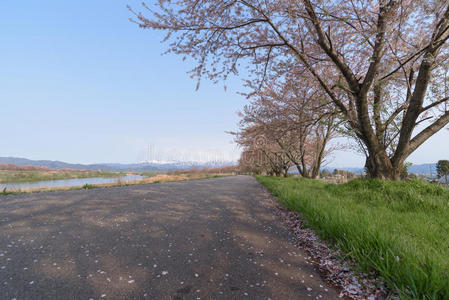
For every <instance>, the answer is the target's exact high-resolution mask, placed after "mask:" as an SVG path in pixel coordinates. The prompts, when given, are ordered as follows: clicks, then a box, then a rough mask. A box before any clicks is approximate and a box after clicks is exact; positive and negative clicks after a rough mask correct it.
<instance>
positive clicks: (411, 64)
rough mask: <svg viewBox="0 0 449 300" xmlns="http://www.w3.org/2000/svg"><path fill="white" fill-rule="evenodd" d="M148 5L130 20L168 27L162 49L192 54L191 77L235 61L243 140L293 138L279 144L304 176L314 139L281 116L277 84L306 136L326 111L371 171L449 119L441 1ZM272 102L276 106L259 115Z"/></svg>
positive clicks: (447, 22)
mask: <svg viewBox="0 0 449 300" xmlns="http://www.w3.org/2000/svg"><path fill="white" fill-rule="evenodd" d="M145 8H146V9H147V12H146V13H135V15H136V18H135V22H137V23H138V24H139V25H140V26H141V27H142V28H153V29H158V30H164V31H166V32H167V37H166V40H167V41H170V44H169V48H168V52H172V53H176V54H180V55H182V56H189V57H191V58H193V59H194V60H196V61H197V65H196V66H195V68H194V69H193V70H192V71H191V72H192V73H191V74H192V76H193V77H196V78H198V83H199V79H200V78H203V77H207V78H210V79H212V80H214V81H219V80H226V78H228V76H229V75H230V74H236V75H237V74H240V73H239V72H241V71H243V72H241V73H243V74H244V78H245V82H246V86H247V88H248V89H249V90H251V91H252V92H251V93H250V94H249V96H250V97H253V102H252V104H251V105H250V106H248V107H247V109H246V110H245V112H244V116H243V122H244V123H245V126H243V128H242V132H241V135H240V136H239V138H241V139H242V144H245V143H246V141H245V138H246V136H248V135H251V134H252V133H253V132H262V131H263V132H264V136H266V139H267V145H269V146H267V147H270V148H271V147H273V148H283V147H284V148H290V147H291V146H295V147H294V148H295V150H294V151H288V150H285V149H283V150H284V153H285V155H287V153H289V156H290V157H289V161H290V163H292V164H294V165H296V166H297V167H298V169H301V168H303V169H304V165H305V166H306V169H307V170H310V169H312V171H305V172H304V173H308V172H310V173H311V174H312V175H311V176H313V174H314V171H313V169H314V168H315V167H316V164H314V163H313V162H311V161H309V158H308V157H307V156H314V155H316V153H315V154H309V150H307V149H308V147H310V146H309V145H308V144H309V143H312V144H314V143H315V142H314V140H313V138H312V139H310V140H308V141H306V142H305V143H304V142H302V141H300V139H301V135H302V133H299V132H300V131H301V129H300V128H302V127H301V126H298V123H295V122H294V121H292V122H290V121H289V120H290V116H291V114H287V115H288V117H287V116H284V113H285V111H284V109H288V107H289V104H287V103H286V102H290V100H291V97H289V96H287V99H284V94H283V92H286V93H287V95H289V94H291V93H296V90H297V91H298V92H299V95H300V96H299V97H297V98H295V101H296V102H297V105H299V103H302V104H304V105H305V106H304V108H303V111H304V112H305V114H306V116H300V115H295V114H293V115H294V119H297V118H305V119H303V120H307V122H303V121H301V122H300V123H301V124H304V123H305V124H308V125H307V128H310V131H311V132H312V136H313V135H320V134H318V131H319V130H317V129H315V126H317V124H318V126H320V127H323V128H325V127H326V126H325V125H323V124H326V122H327V120H328V118H335V119H334V120H333V121H332V126H331V127H332V128H334V125H336V126H337V127H338V126H340V128H341V129H344V133H345V134H346V135H347V136H350V137H351V138H352V139H353V140H354V143H355V144H356V145H358V149H359V150H360V151H361V152H363V153H364V154H365V155H366V169H367V170H368V173H369V174H368V175H369V176H371V177H377V178H385V179H391V180H397V179H399V178H400V174H401V171H402V170H403V165H404V162H405V160H406V158H407V157H408V156H409V155H410V154H411V153H413V152H414V151H415V150H416V149H417V148H418V147H420V146H421V145H422V144H423V143H424V142H425V141H426V140H427V139H429V138H430V137H431V136H432V135H434V134H435V133H436V132H437V131H439V130H441V129H442V128H444V127H445V126H446V125H447V124H448V123H449V107H448V100H449V90H448V87H449V85H448V76H447V75H448V70H449V64H448V61H449V60H448V58H449V51H448V46H447V44H448V43H447V40H448V38H449V3H448V1H445V0H377V1H376V0H374V1H373V0H329V1H321V0H298V1H292V0H273V1H263V0H262V1H261V0H196V1H191V0H177V1H170V0H159V1H158V4H157V5H156V6H155V7H154V8H153V7H151V8H150V7H147V6H146V5H145ZM272 92H274V93H272ZM301 93H302V94H305V95H306V96H302V94H301ZM272 100H276V101H279V102H282V103H281V104H280V105H279V107H277V106H278V105H277V104H271V103H269V102H271V101H272ZM272 105H274V106H275V107H274V108H273V114H277V113H279V115H276V116H275V117H272V116H270V117H269V118H268V117H267V118H266V119H265V117H264V113H271V107H272ZM259 110H260V111H266V112H263V113H261V114H259ZM255 111H256V112H257V113H255ZM309 118H311V119H312V121H311V122H308V120H309ZM278 121H279V123H278ZM271 123H273V126H271V125H272V124H271ZM274 123H275V124H274ZM304 126H305V125H304ZM268 127H270V130H269V132H268V133H266V132H265V130H268V129H267V128H268ZM273 128H274V129H273ZM298 128H299V129H298ZM332 130H333V129H332ZM332 130H331V131H332ZM298 131H299V132H298ZM250 132H251V133H250ZM273 132H277V134H276V137H274V136H273ZM331 135H332V134H331ZM320 136H321V137H322V135H320ZM280 139H285V140H287V139H292V140H294V142H289V143H288V145H284V143H283V142H282V141H281V142H278V140H280ZM281 144H282V145H284V146H281ZM306 145H307V146H306ZM319 145H321V146H323V143H322V142H319ZM325 145H327V144H325ZM301 147H303V148H302V149H305V150H304V151H303V152H301V151H302V150H301ZM318 147H320V146H318ZM310 148H313V146H311V147H310ZM249 149H250V148H248V149H246V150H249ZM323 149H324V148H323ZM274 152H276V151H274ZM297 152H299V153H297ZM318 152H320V151H317V153H318ZM292 158H294V159H292ZM294 161H296V163H295V162H294ZM302 161H304V162H305V164H304V163H303V162H302Z"/></svg>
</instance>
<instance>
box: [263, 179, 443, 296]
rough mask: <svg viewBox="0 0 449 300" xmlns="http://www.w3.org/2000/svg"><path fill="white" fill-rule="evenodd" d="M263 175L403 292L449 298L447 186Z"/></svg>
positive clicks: (352, 255)
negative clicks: (323, 180) (336, 183)
mask: <svg viewBox="0 0 449 300" xmlns="http://www.w3.org/2000/svg"><path fill="white" fill-rule="evenodd" d="M257 179H258V181H259V182H261V183H262V184H264V185H265V186H266V187H267V188H268V189H269V190H271V191H272V192H273V193H274V195H276V196H277V197H278V200H279V201H280V202H281V203H282V204H283V205H285V206H286V207H288V208H290V209H292V210H296V211H299V212H300V213H301V214H302V216H303V217H304V219H306V220H307V222H308V226H310V227H311V228H312V229H314V230H316V232H317V233H318V234H319V235H320V236H321V237H322V238H323V239H326V240H329V241H331V242H332V244H333V245H335V246H336V247H337V248H339V249H341V250H342V252H343V253H344V254H345V255H347V258H349V259H351V260H353V261H354V262H356V263H357V265H358V266H360V269H361V270H363V271H371V270H373V269H374V270H376V272H377V273H378V274H379V276H381V277H382V278H383V279H384V280H385V281H386V282H387V283H388V284H389V285H390V286H391V287H392V289H393V290H396V291H397V292H398V293H399V294H400V295H401V297H403V298H405V299H408V298H411V299H449V189H448V188H444V187H441V186H435V185H431V184H428V183H425V182H421V181H409V182H386V181H381V180H362V179H356V180H353V181H350V182H349V183H347V184H342V185H335V184H327V183H324V182H322V181H319V180H308V179H303V178H286V179H283V178H274V177H266V176H257Z"/></svg>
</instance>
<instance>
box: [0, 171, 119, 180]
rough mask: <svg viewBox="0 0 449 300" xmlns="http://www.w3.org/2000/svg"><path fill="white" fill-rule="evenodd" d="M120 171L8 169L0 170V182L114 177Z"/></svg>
mask: <svg viewBox="0 0 449 300" xmlns="http://www.w3.org/2000/svg"><path fill="white" fill-rule="evenodd" d="M120 175H123V173H120V172H101V171H10V170H0V183H10V182H33V181H41V180H58V179H75V178H89V177H116V176H120Z"/></svg>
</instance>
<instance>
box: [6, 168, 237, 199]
mask: <svg viewBox="0 0 449 300" xmlns="http://www.w3.org/2000/svg"><path fill="white" fill-rule="evenodd" d="M233 175H234V174H219V173H217V174H211V173H195V174H191V173H188V174H179V175H168V174H156V175H152V176H151V177H144V178H142V179H140V180H132V181H123V180H121V179H120V178H117V181H115V182H113V183H105V184H84V185H80V186H72V187H44V188H36V189H9V190H7V189H4V190H3V191H0V196H1V195H4V196H5V195H11V194H21V193H37V192H49V191H67V190H79V189H94V188H108V187H115V186H129V185H139V184H150V183H164V182H172V181H185V180H194V179H206V178H217V177H224V176H233Z"/></svg>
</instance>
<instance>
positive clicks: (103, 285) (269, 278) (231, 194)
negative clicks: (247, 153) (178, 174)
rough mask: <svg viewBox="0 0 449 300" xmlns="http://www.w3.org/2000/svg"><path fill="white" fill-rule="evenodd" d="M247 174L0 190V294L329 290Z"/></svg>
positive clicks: (214, 294)
mask: <svg viewBox="0 0 449 300" xmlns="http://www.w3.org/2000/svg"><path fill="white" fill-rule="evenodd" d="M274 209H275V208H274V205H273V203H272V200H271V198H270V196H269V194H268V193H267V192H266V190H265V189H264V188H263V187H262V186H261V185H260V184H259V183H257V182H256V180H255V179H254V178H252V177H249V176H234V177H223V178H213V179H205V180H195V181H184V182H172V183H164V184H148V185H136V186H126V187H112V188H101V189H92V190H72V191H57V192H42V193H32V194H20V195H8V196H1V197H0V299H17V300H19V299H33V300H34V299H86V300H89V299H273V300H274V299H336V298H338V291H337V290H336V289H335V288H333V287H331V286H328V285H327V284H326V283H325V282H324V281H323V280H322V279H321V278H320V275H319V272H318V271H317V270H316V266H315V265H314V264H313V263H312V262H311V260H310V258H309V257H308V255H307V254H306V253H305V252H304V251H303V250H302V249H300V248H298V247H296V246H294V245H293V242H292V240H293V239H294V236H293V234H292V233H290V232H289V230H288V229H287V228H286V227H285V225H283V223H282V222H281V220H280V219H279V217H277V216H276V215H275V214H274Z"/></svg>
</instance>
